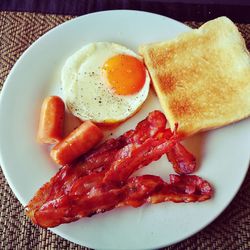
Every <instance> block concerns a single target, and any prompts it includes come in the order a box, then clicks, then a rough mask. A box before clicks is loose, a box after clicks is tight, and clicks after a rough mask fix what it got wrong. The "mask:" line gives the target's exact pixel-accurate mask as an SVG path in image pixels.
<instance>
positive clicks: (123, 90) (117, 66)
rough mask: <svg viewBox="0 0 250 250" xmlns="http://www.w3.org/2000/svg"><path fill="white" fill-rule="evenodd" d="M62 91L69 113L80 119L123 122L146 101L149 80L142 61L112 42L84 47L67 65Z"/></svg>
mask: <svg viewBox="0 0 250 250" xmlns="http://www.w3.org/2000/svg"><path fill="white" fill-rule="evenodd" d="M61 78H62V89H63V96H64V100H65V103H66V105H67V107H68V109H69V111H70V112H71V113H72V114H73V115H75V116H77V117H78V118H80V119H81V120H92V121H93V122H97V123H104V124H109V123H116V122H121V121H123V120H125V119H127V118H128V117H130V116H132V115H133V114H134V113H135V112H136V111H137V110H138V109H139V108H140V107H141V105H142V104H143V102H144V101H145V100H146V98H147V96H148V92H149V85H150V77H149V74H148V72H147V70H146V68H145V66H144V64H143V62H142V58H141V57H140V56H138V55H137V54H136V53H135V52H133V51H131V50H130V49H128V48H126V47H124V46H122V45H119V44H116V43H110V42H96V43H90V44H87V45H85V46H84V47H83V48H81V49H80V50H78V51H77V52H75V53H74V54H73V55H72V56H70V57H69V58H68V59H67V61H66V62H65V64H64V66H63V68H62V73H61Z"/></svg>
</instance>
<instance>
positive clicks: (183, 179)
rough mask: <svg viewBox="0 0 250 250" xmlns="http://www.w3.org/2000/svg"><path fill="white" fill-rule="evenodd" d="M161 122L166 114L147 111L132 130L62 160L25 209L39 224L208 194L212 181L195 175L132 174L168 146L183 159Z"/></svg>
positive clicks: (164, 123)
mask: <svg viewBox="0 0 250 250" xmlns="http://www.w3.org/2000/svg"><path fill="white" fill-rule="evenodd" d="M165 126H166V118H165V116H164V115H163V114H162V113H161V112H160V111H154V112H151V113H150V114H149V116H148V117H147V118H146V119H145V120H143V121H142V122H140V123H139V124H138V125H137V126H136V128H135V129H134V130H130V131H128V132H126V133H124V134H123V135H121V136H120V137H118V138H117V139H109V140H107V141H106V142H104V143H103V144H102V145H100V146H99V147H98V148H96V149H94V150H92V151H91V152H89V153H88V154H85V155H84V156H82V158H81V159H79V160H78V161H77V162H74V163H73V164H71V165H66V166H63V167H62V168H61V169H60V170H59V172H58V173H57V174H56V175H55V176H54V177H52V178H51V180H50V181H49V182H48V183H46V184H45V185H44V186H43V187H41V188H40V189H39V190H38V192H37V193H36V194H35V196H34V198H33V199H32V200H31V201H30V202H29V203H28V205H27V206H26V214H27V215H28V216H29V217H30V218H31V220H32V221H33V222H34V223H35V224H38V225H40V226H41V227H55V226H57V225H60V224H62V223H68V222H71V221H75V220H78V219H79V218H81V217H86V216H91V215H93V214H96V213H100V212H104V211H108V210H110V209H113V208H115V207H120V206H125V205H129V206H133V207H138V206H141V205H142V204H144V203H146V202H149V203H158V202H163V201H173V202H191V201H192V202H194V201H203V200H206V199H209V198H210V197H211V195H212V189H211V186H210V185H209V183H208V182H206V181H204V180H202V179H201V178H199V177H197V176H188V177H187V176H179V175H170V183H169V184H168V183H166V182H164V181H163V180H162V179H161V178H160V177H158V176H152V175H145V176H139V177H130V176H131V174H132V173H134V172H135V171H136V170H137V169H139V168H140V167H143V166H146V165H147V164H149V163H150V162H152V161H155V160H158V159H159V158H160V157H161V156H162V155H163V154H166V153H169V152H170V151H171V152H172V151H173V152H174V154H175V155H176V157H179V159H178V160H176V162H177V163H176V164H179V165H180V163H181V162H185V164H186V163H187V157H186V155H185V153H183V152H185V148H184V147H183V148H184V151H183V150H182V149H180V150H178V148H177V149H174V150H173V148H175V147H176V146H175V145H177V144H178V143H179V141H178V138H177V137H176V136H175V135H174V134H173V133H172V132H171V131H170V130H169V129H166V128H165ZM177 147H178V146H177ZM172 162H173V160H172ZM181 171H183V168H181Z"/></svg>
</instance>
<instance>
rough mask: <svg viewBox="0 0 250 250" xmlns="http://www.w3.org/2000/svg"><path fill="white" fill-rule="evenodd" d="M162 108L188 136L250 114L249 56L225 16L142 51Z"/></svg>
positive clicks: (239, 36)
mask: <svg viewBox="0 0 250 250" xmlns="http://www.w3.org/2000/svg"><path fill="white" fill-rule="evenodd" d="M139 52H140V53H141V54H142V56H143V58H144V61H145V64H146V66H147V68H148V70H149V72H150V75H151V78H152V81H153V85H154V88H155V90H156V93H157V95H158V97H159V100H160V103H161V106H162V108H163V110H164V112H165V114H166V117H167V119H168V120H169V123H170V127H171V128H172V129H174V125H175V123H178V125H179V130H178V131H179V133H180V134H182V135H184V136H188V135H191V134H194V133H196V132H198V131H201V130H208V129H211V128H215V127H220V126H223V125H227V124H229V123H232V122H235V121H238V120H240V119H243V118H245V117H247V116H249V115H250V56H249V53H248V51H247V49H246V46H245V43H244V40H243V38H242V37H241V34H240V33H239V31H238V29H237V27H236V26H235V25H234V24H233V23H232V22H231V21H230V20H229V19H228V18H226V17H220V18H217V19H214V20H212V21H209V22H207V23H205V24H204V25H203V26H201V27H200V28H199V29H195V30H192V31H190V32H187V33H184V34H182V35H180V36H179V37H177V38H176V39H174V40H171V41H166V42H161V43H154V44H149V45H143V46H141V47H140V48H139Z"/></svg>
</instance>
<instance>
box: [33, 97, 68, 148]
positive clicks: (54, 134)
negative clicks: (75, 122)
mask: <svg viewBox="0 0 250 250" xmlns="http://www.w3.org/2000/svg"><path fill="white" fill-rule="evenodd" d="M64 115H65V105H64V102H63V100H62V99H61V98H60V97H59V96H49V97H46V98H45V99H44V101H43V104H42V108H41V113H40V121H39V128H38V134H37V141H38V142H39V143H49V144H54V143H57V142H59V141H60V140H62V135H63V123H64Z"/></svg>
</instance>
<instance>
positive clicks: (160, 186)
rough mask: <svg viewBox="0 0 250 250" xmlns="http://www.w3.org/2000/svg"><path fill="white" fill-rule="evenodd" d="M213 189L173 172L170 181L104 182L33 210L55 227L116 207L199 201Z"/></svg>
mask: <svg viewBox="0 0 250 250" xmlns="http://www.w3.org/2000/svg"><path fill="white" fill-rule="evenodd" d="M212 193H213V190H212V188H211V186H210V184H209V183H208V182H207V181H204V180H203V179H202V178H200V177H198V176H188V177H187V176H178V175H171V176H170V184H168V183H167V182H164V181H163V180H162V179H161V178H160V177H158V176H153V175H144V176H136V177H131V178H130V179H128V182H127V184H126V185H124V186H123V187H121V188H110V187H109V186H107V185H106V184H104V183H102V184H101V185H99V186H97V187H92V189H91V190H90V191H89V192H88V194H87V195H76V194H75V193H71V192H70V193H69V194H68V195H65V196H62V197H58V198H57V199H55V200H52V201H48V202H47V203H45V204H43V206H41V207H40V209H38V210H37V211H35V213H34V214H33V217H32V219H33V221H34V222H35V223H36V224H38V225H40V226H42V227H55V226H57V225H60V224H62V223H69V222H72V221H75V220H78V219H79V218H81V217H86V216H88V217H89V216H92V215H93V214H97V213H100V212H105V211H108V210H111V209H113V208H115V207H121V206H133V207H139V206H141V205H143V204H144V203H147V202H148V203H159V202H166V201H172V202H195V201H204V200H207V199H209V198H211V196H212Z"/></svg>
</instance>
